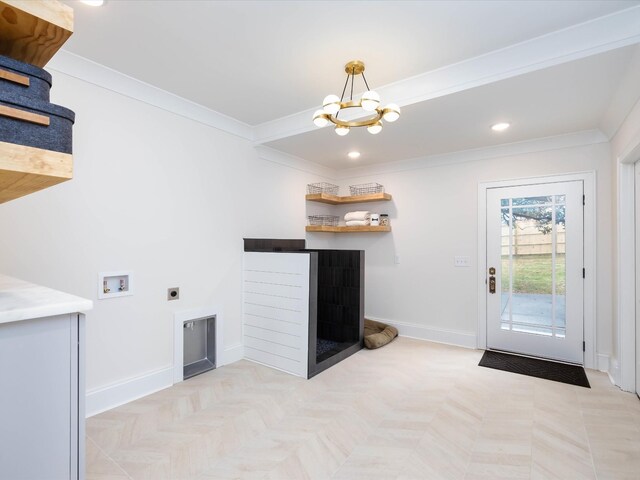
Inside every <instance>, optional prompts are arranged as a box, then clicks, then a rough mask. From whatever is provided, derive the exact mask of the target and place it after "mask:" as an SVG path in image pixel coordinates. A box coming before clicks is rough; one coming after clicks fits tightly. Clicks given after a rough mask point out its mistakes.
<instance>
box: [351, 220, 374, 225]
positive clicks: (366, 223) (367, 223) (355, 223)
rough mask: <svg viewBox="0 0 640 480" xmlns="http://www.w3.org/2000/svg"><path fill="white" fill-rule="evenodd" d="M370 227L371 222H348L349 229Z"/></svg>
mask: <svg viewBox="0 0 640 480" xmlns="http://www.w3.org/2000/svg"><path fill="white" fill-rule="evenodd" d="M366 225H369V220H349V221H347V227H364V226H366Z"/></svg>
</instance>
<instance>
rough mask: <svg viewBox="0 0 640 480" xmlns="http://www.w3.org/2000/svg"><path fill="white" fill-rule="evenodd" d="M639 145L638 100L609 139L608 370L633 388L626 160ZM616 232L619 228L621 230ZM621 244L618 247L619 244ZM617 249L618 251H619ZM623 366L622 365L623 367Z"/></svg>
mask: <svg viewBox="0 0 640 480" xmlns="http://www.w3.org/2000/svg"><path fill="white" fill-rule="evenodd" d="M639 145H640V101H638V102H637V103H636V104H635V105H634V107H633V108H632V110H631V111H630V112H629V114H628V115H627V117H626V119H625V121H624V122H623V123H622V125H621V126H620V127H619V128H618V130H617V132H616V134H615V136H614V137H613V138H612V139H611V168H612V170H613V175H612V182H611V183H612V190H611V198H612V211H611V215H612V218H613V227H612V230H613V258H614V264H613V266H614V272H613V281H614V309H613V318H614V320H615V321H614V323H613V338H614V342H613V352H612V362H611V369H610V373H611V376H612V377H613V379H614V380H615V382H616V384H617V385H620V386H621V387H622V388H623V389H625V390H629V391H633V389H634V387H635V375H634V372H633V369H632V368H629V367H630V366H631V365H632V364H633V363H634V362H635V357H636V355H637V352H635V345H634V341H633V340H634V338H633V337H634V335H633V332H634V330H635V326H634V325H633V320H634V319H633V317H634V316H635V313H634V312H635V304H636V299H635V291H634V289H633V287H632V285H633V283H634V282H635V272H634V271H633V270H634V268H633V262H632V260H631V256H632V253H631V252H633V249H634V242H633V236H634V230H633V223H634V221H635V215H634V211H633V207H632V205H633V196H634V188H633V182H634V178H633V177H634V174H633V167H632V166H631V165H628V164H624V165H623V164H622V163H621V162H622V161H624V162H626V163H629V162H634V161H637V160H638V157H639V153H638V148H639ZM623 230H624V232H623V234H622V235H620V232H621V231H623ZM621 247H622V248H621ZM619 252H620V254H619ZM625 366H626V368H625Z"/></svg>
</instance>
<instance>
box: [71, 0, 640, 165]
mask: <svg viewBox="0 0 640 480" xmlns="http://www.w3.org/2000/svg"><path fill="white" fill-rule="evenodd" d="M66 3H68V4H70V5H72V6H73V7H74V10H75V33H74V35H73V36H72V37H71V39H70V40H69V41H68V42H67V44H66V45H65V49H66V50H68V51H70V52H72V53H75V54H77V55H80V56H82V57H85V58H88V59H90V60H93V61H95V62H97V63H100V64H102V65H105V66H108V67H110V68H113V69H114V70H117V71H120V72H122V73H125V74H127V75H129V76H131V77H133V78H136V79H139V80H142V81H144V82H147V83H150V84H152V85H154V86H157V87H159V88H162V89H164V90H166V91H169V92H172V93H174V94H177V95H179V96H181V97H184V98H186V99H188V100H191V101H193V102H196V103H198V104H201V105H203V106H205V107H208V108H210V109H212V110H215V111H217V112H220V113H222V114H224V115H227V116H229V117H232V118H235V119H237V120H239V121H242V122H244V123H246V124H249V125H254V126H255V125H259V126H263V125H271V124H273V123H274V122H275V123H278V122H280V123H283V122H284V123H286V121H287V118H292V119H293V118H294V117H296V114H300V112H305V111H306V110H309V109H314V108H317V107H318V106H319V104H320V102H321V100H322V98H323V97H324V96H325V95H326V94H328V93H337V94H339V93H340V91H341V88H342V85H343V83H344V79H345V74H344V70H343V65H344V63H346V62H347V61H349V60H351V59H356V58H357V59H361V60H363V61H365V63H366V65H367V70H366V75H367V80H368V81H369V84H370V86H371V87H372V88H376V89H380V88H381V87H382V86H385V85H386V86H389V85H390V84H395V83H397V82H402V81H406V79H408V78H411V77H414V76H417V75H421V74H424V73H425V72H432V71H435V70H437V69H443V68H448V67H449V66H451V65H452V64H460V63H458V62H465V61H467V60H469V59H471V58H475V57H478V56H481V55H486V54H488V53H489V52H496V51H501V50H500V49H503V50H504V49H507V48H509V47H512V46H513V45H516V44H520V45H524V44H523V43H522V42H527V41H531V39H536V38H538V37H541V36H549V35H557V33H553V32H558V31H559V30H562V29H570V28H571V27H572V26H573V25H576V24H580V23H582V22H589V21H596V20H594V19H599V17H602V16H605V15H609V14H612V13H615V12H617V11H619V10H622V9H627V8H630V7H635V6H638V5H640V0H633V1H615V0H609V1H595V0H594V1H586V0H585V1H574V0H571V1H560V0H557V1H556V0H551V1H544V0H542V1H516V2H514V1H375V2H374V1H367V2H365V1H342V2H338V1H203V0H195V1H193V0H163V1H150V0H136V1H134V0H128V1H125V0H106V2H105V5H104V6H103V7H100V8H92V7H89V6H86V5H84V4H81V3H79V2H77V1H72V0H69V1H67V2H66ZM599 20H600V19H599ZM633 28H636V29H637V30H639V31H638V34H640V29H639V28H637V27H633ZM542 38H544V37H542ZM559 47H561V46H560V45H559ZM611 48H613V47H609V48H607V49H606V50H608V52H607V53H602V54H599V55H594V56H591V57H587V58H585V59H581V60H576V61H572V62H570V63H565V64H563V65H557V66H554V67H550V68H545V69H542V70H538V71H532V72H530V73H526V74H523V75H519V76H515V77H512V78H508V79H506V80H501V81H498V82H494V83H490V84H487V85H484V86H479V87H476V88H470V89H467V90H463V91H459V92H458V93H451V94H447V95H443V96H438V98H432V99H430V100H427V101H423V102H421V103H413V102H408V104H407V106H405V107H404V108H403V116H402V117H401V119H400V120H399V121H398V122H396V123H395V124H388V125H386V126H385V129H384V130H383V132H382V133H381V134H379V135H377V136H375V137H374V136H372V135H369V134H368V133H366V131H363V130H362V129H354V131H352V132H351V133H350V134H349V135H348V136H347V137H344V138H339V137H337V135H335V134H334V133H333V132H332V131H331V130H330V129H328V128H327V129H321V130H311V131H307V130H306V128H303V127H300V128H297V129H296V128H293V129H292V130H291V132H289V133H287V134H286V135H276V136H274V137H273V138H277V137H284V138H280V139H279V140H275V141H273V142H270V143H267V145H269V146H270V147H273V148H276V149H279V150H282V151H284V152H287V153H290V154H293V155H296V156H300V157H302V158H305V159H307V160H311V161H314V162H317V163H320V164H323V165H326V166H330V167H333V168H348V167H352V166H354V165H353V164H352V163H349V164H345V162H347V160H346V159H345V154H346V152H347V151H349V150H350V149H352V148H357V149H358V150H360V151H361V152H362V153H363V156H362V157H361V159H360V161H359V163H358V165H367V164H374V163H381V162H389V161H395V160H401V159H405V158H414V157H420V156H426V155H432V154H438V153H445V152H451V151H459V150H464V149H469V148H480V147H484V146H490V145H495V144H498V143H508V142H514V141H520V140H527V139H532V138H538V137H541V136H551V135H559V134H562V133H568V132H573V131H578V130H584V129H592V128H601V129H602V130H603V131H605V132H606V133H608V134H610V133H612V130H613V131H614V130H615V128H617V125H618V124H619V122H620V121H622V119H623V118H624V116H625V115H626V113H627V112H628V110H629V108H631V106H632V105H633V103H635V101H637V99H638V96H640V87H639V85H640V60H639V55H640V54H638V48H636V47H625V48H618V49H615V50H612V49H611ZM480 58H484V57H480ZM505 78H506V77H505ZM383 100H384V101H385V102H390V101H395V98H383ZM411 103H413V104H411ZM299 117H300V118H302V116H301V115H299ZM307 118H308V114H307V113H305V115H304V119H303V120H302V121H301V120H299V119H298V118H297V117H296V121H297V122H298V123H301V122H304V125H305V126H306V125H307V123H308V124H310V123H311V122H310V118H309V119H308V120H307ZM502 119H508V120H510V121H511V122H512V124H513V128H512V129H510V130H509V131H507V132H505V133H503V134H502V135H495V134H492V132H491V131H490V130H489V129H488V127H489V125H490V124H491V123H493V122H494V121H497V120H502ZM358 130H360V131H358ZM318 152H324V153H323V154H319V153H318Z"/></svg>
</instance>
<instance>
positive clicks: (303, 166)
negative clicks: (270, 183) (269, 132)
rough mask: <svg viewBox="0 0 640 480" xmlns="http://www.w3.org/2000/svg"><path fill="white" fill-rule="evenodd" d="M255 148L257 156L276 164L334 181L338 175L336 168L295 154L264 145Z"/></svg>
mask: <svg viewBox="0 0 640 480" xmlns="http://www.w3.org/2000/svg"><path fill="white" fill-rule="evenodd" d="M255 149H256V152H257V153H258V157H259V158H261V159H262V160H266V161H267V162H272V163H277V164H278V165H283V166H285V167H289V168H292V169H294V170H299V171H302V172H306V173H312V174H314V175H319V176H320V177H323V178H324V179H326V180H333V181H335V179H336V178H337V177H338V171H337V170H334V169H333V168H329V167H325V166H324V165H319V164H317V163H315V162H311V161H309V160H305V159H304V158H300V157H296V156H295V155H290V154H288V153H284V152H281V151H280V150H276V149H274V148H271V147H265V146H264V145H256V146H255Z"/></svg>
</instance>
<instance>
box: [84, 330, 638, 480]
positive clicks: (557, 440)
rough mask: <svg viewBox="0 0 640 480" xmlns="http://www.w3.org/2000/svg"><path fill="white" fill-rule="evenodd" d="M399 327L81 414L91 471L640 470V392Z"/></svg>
mask: <svg viewBox="0 0 640 480" xmlns="http://www.w3.org/2000/svg"><path fill="white" fill-rule="evenodd" d="M481 356H482V352H481V351H474V350H466V349H462V348H456V347H449V346H445V345H439V344H434V343H429V342H422V341H418V340H412V339H407V338H399V339H397V340H396V341H394V342H393V343H391V344H390V345H388V346H386V347H384V348H382V349H379V350H374V351H367V350H363V351H361V352H359V353H358V354H356V355H353V356H352V357H350V358H348V359H347V360H345V361H343V362H341V363H339V364H338V365H336V366H334V367H332V368H330V369H329V370H326V371H325V372H323V373H321V374H320V375H318V376H316V377H315V378H313V379H311V380H303V379H300V378H297V377H293V376H291V375H287V374H284V373H281V372H279V371H276V370H273V369H270V368H267V367H264V366H262V365H257V364H254V363H251V362H248V361H240V362H237V363H234V364H232V365H227V366H225V367H222V368H219V369H217V370H214V371H211V372H208V373H206V374H203V375H200V376H197V377H194V378H193V379H191V380H188V381H186V382H183V383H181V384H179V385H177V386H174V387H171V388H168V389H166V390H163V391H161V392H158V393H156V394H153V395H150V396H147V397H145V398H142V399H140V400H137V401H135V402H131V403H129V404H127V405H123V406H121V407H118V408H116V409H113V410H110V411H108V412H105V413H102V414H100V415H97V416H94V417H92V418H90V419H88V420H87V478H88V479H90V480H106V479H114V480H115V479H135V480H138V479H140V480H142V479H150V480H161V479H172V480H187V479H201V480H204V479H209V480H212V479H220V480H223V479H263V480H298V479H344V480H355V479H385V480H412V479H416V480H417V479H420V480H422V479H503V478H504V479H520V478H523V479H562V480H578V479H596V478H597V479H639V478H640V401H639V400H638V398H637V397H636V396H635V395H632V394H628V393H623V392H621V391H620V390H618V389H617V388H616V387H614V386H613V385H611V384H610V382H609V380H608V378H607V376H606V375H604V374H602V373H599V372H594V371H589V372H588V376H589V381H590V382H591V386H592V388H591V389H586V388H581V387H575V386H571V385H565V384H561V383H555V382H550V381H548V380H541V379H537V378H532V377H526V376H522V375H516V374H511V373H506V372H501V371H498V370H493V369H489V368H482V367H478V366H477V364H478V361H479V360H480V357H481Z"/></svg>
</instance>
